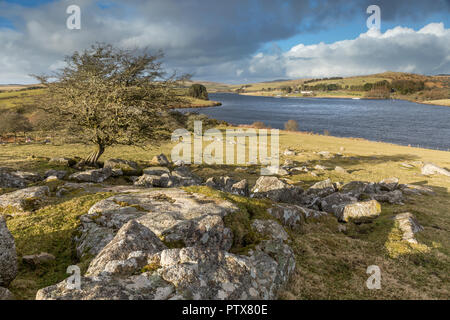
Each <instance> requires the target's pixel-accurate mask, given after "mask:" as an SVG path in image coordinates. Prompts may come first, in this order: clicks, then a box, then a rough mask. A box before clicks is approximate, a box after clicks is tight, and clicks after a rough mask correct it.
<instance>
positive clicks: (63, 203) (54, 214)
mask: <svg viewBox="0 0 450 320" xmlns="http://www.w3.org/2000/svg"><path fill="white" fill-rule="evenodd" d="M108 196H110V194H108V193H99V194H91V195H81V194H79V193H74V194H71V195H68V196H65V197H64V198H62V199H53V203H52V204H49V205H47V206H45V207H43V208H41V209H39V210H37V211H36V212H33V213H31V214H24V215H16V216H14V217H13V218H9V219H8V220H7V225H8V228H9V230H10V231H11V233H12V235H13V236H14V239H15V242H16V249H17V254H18V257H19V274H18V276H17V277H16V279H15V280H14V281H13V282H12V284H11V286H10V290H11V291H12V292H13V293H14V295H15V296H16V298H18V299H34V298H35V296H36V292H37V291H38V290H39V289H41V288H44V287H46V286H49V285H52V284H55V283H58V282H60V281H62V280H64V279H66V278H67V277H68V275H67V273H66V270H67V267H68V266H70V265H75V264H78V265H79V266H80V268H81V269H82V270H85V269H86V267H87V265H88V263H89V258H85V259H84V260H83V261H79V260H78V259H77V257H76V253H75V246H74V243H73V237H74V235H75V233H76V230H77V227H78V226H79V224H80V221H79V219H78V218H79V217H80V216H81V215H83V214H86V213H87V211H88V210H89V208H90V207H91V206H92V205H94V204H95V203H96V202H98V201H100V200H102V199H105V198H107V197H108ZM41 252H47V253H50V254H53V255H54V256H55V257H56V260H55V261H53V262H51V263H48V264H46V265H41V266H38V267H36V269H33V268H31V267H30V266H27V265H25V264H23V263H22V262H21V257H22V256H24V255H30V254H39V253H41Z"/></svg>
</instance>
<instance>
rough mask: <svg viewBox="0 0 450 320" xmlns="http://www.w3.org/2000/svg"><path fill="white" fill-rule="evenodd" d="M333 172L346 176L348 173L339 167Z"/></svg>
mask: <svg viewBox="0 0 450 320" xmlns="http://www.w3.org/2000/svg"><path fill="white" fill-rule="evenodd" d="M334 171H336V173H339V174H348V171H347V170H345V169H344V168H342V167H339V166H336V167H335V168H334Z"/></svg>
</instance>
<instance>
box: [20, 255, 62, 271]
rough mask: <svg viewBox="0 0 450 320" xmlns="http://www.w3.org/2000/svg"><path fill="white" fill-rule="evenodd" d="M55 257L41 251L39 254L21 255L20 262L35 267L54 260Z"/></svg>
mask: <svg viewBox="0 0 450 320" xmlns="http://www.w3.org/2000/svg"><path fill="white" fill-rule="evenodd" d="M55 259H56V258H55V256H54V255H52V254H50V253H47V252H41V253H40V254H33V255H27V256H23V257H22V262H23V263H24V264H27V265H29V266H31V267H34V268H35V267H37V266H39V265H41V264H47V263H49V262H51V261H54V260H55Z"/></svg>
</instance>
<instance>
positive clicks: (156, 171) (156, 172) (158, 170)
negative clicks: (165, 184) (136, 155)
mask: <svg viewBox="0 0 450 320" xmlns="http://www.w3.org/2000/svg"><path fill="white" fill-rule="evenodd" d="M142 172H143V174H148V175H151V176H160V175H162V174H170V170H169V169H168V168H166V167H148V168H145V169H144V170H142Z"/></svg>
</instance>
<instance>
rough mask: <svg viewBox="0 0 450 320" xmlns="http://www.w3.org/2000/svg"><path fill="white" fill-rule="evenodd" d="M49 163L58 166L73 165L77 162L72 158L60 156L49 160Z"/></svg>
mask: <svg viewBox="0 0 450 320" xmlns="http://www.w3.org/2000/svg"><path fill="white" fill-rule="evenodd" d="M49 163H50V164H54V165H58V166H66V167H71V166H73V165H75V164H76V163H77V162H76V161H75V160H74V159H72V158H64V157H60V158H51V159H50V160H49Z"/></svg>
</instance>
